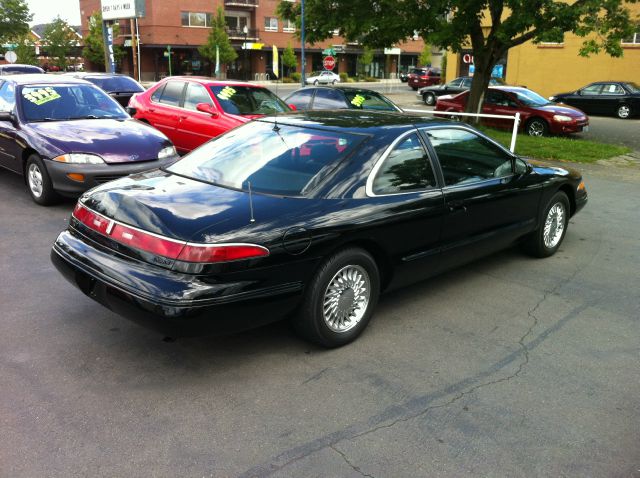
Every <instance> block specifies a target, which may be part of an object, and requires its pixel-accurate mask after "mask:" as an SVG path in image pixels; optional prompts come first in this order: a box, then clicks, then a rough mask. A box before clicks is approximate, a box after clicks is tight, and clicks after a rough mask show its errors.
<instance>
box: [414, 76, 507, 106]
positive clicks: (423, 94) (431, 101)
mask: <svg viewBox="0 0 640 478" xmlns="http://www.w3.org/2000/svg"><path fill="white" fill-rule="evenodd" d="M472 81H473V78H472V77H471V76H459V77H458V78H456V79H454V80H451V81H450V82H449V83H445V84H443V85H431V86H425V87H424V88H420V89H419V90H418V93H417V94H418V97H420V98H422V101H424V104H425V105H429V106H433V105H435V104H436V99H437V98H438V97H439V96H442V95H457V94H458V93H462V92H463V91H467V90H469V89H471V82H472ZM502 85H504V81H502V80H501V79H500V78H491V79H490V80H489V86H502Z"/></svg>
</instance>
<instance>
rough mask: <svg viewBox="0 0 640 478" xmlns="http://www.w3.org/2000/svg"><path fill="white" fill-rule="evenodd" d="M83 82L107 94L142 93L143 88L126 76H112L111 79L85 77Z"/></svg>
mask: <svg viewBox="0 0 640 478" xmlns="http://www.w3.org/2000/svg"><path fill="white" fill-rule="evenodd" d="M84 79H85V80H87V81H90V82H91V83H93V84H94V85H96V86H99V87H100V88H102V89H103V90H104V91H108V92H109V93H120V92H134V93H139V92H141V91H144V88H143V87H142V86H140V85H139V84H138V83H137V82H136V81H135V80H133V79H131V78H129V77H128V76H113V77H99V76H85V77H84Z"/></svg>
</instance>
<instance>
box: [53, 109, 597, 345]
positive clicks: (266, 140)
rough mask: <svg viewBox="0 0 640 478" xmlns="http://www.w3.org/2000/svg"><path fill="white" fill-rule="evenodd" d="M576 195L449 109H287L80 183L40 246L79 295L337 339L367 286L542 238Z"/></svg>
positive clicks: (554, 241)
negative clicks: (129, 169)
mask: <svg viewBox="0 0 640 478" xmlns="http://www.w3.org/2000/svg"><path fill="white" fill-rule="evenodd" d="M586 201H587V193H586V191H585V188H584V183H583V181H582V177H581V176H580V174H579V173H577V172H575V171H571V170H568V169H561V168H554V167H549V166H543V165H533V164H531V163H529V162H527V161H525V160H523V159H522V158H519V157H517V156H514V155H513V154H511V153H510V152H509V151H507V150H506V149H504V148H503V147H502V146H500V145H498V144H496V143H495V142H494V141H492V140H490V139H488V138H487V137H486V136H484V135H483V134H481V133H479V132H478V131H476V130H475V129H473V128H471V127H469V126H466V125H464V124H460V123H453V122H449V121H446V120H438V119H428V118H424V117H418V116H408V115H402V114H398V113H380V112H362V111H350V110H342V111H314V112H306V113H300V112H298V113H293V114H288V115H285V116H279V117H277V118H276V117H268V118H264V119H260V120H257V121H253V122H251V123H248V124H246V125H243V126H240V127H238V128H235V129H233V130H231V131H229V132H228V133H226V134H224V135H222V136H220V137H218V138H216V139H214V140H212V141H210V142H208V143H206V144H205V145H203V146H201V147H200V148H198V149H196V150H195V151H193V152H192V153H191V154H189V155H187V156H185V157H184V158H183V159H182V160H181V161H178V162H176V163H175V164H173V165H171V166H169V167H167V168H162V169H157V170H155V171H151V172H146V173H141V174H137V175H134V176H129V177H127V178H123V179H119V180H117V181H113V182H111V183H108V184H105V185H102V186H99V187H97V188H95V189H93V190H91V191H89V192H87V193H85V195H83V196H82V197H81V198H80V200H79V202H78V203H77V205H76V207H75V210H74V212H73V215H72V217H71V220H70V222H69V228H68V229H67V230H66V231H64V232H62V233H61V234H60V235H59V237H58V238H57V240H56V241H55V244H54V246H53V250H52V253H51V258H52V260H53V263H54V264H55V265H56V267H57V268H58V269H59V270H60V272H62V274H63V275H64V276H65V277H66V278H67V279H68V280H69V281H71V282H72V283H73V284H74V285H76V286H77V287H78V288H80V289H81V290H82V291H83V292H84V293H85V294H87V295H88V296H89V297H91V298H93V299H95V300H96V301H98V302H100V303H101V304H103V305H105V306H106V307H108V308H109V309H111V310H113V311H115V312H117V313H119V314H122V315H124V316H126V317H128V318H130V319H132V320H134V321H139V322H142V323H146V324H150V325H152V326H154V327H156V328H158V329H160V330H162V331H164V332H167V333H169V335H174V336H176V335H185V334H191V333H194V332H195V333H201V332H203V331H205V330H206V331H212V332H222V331H227V330H230V329H232V330H238V329H242V328H249V327H255V326H257V325H260V324H263V323H266V322H270V321H274V320H277V319H279V318H281V317H284V316H289V317H291V319H292V320H293V324H294V326H295V327H296V329H297V330H298V331H299V332H300V333H301V334H302V335H303V336H304V337H306V338H308V339H309V340H312V341H314V342H316V343H319V344H321V345H323V346H327V347H335V346H339V345H343V344H346V343H348V342H350V341H351V340H353V339H355V338H356V337H357V336H358V335H359V334H360V333H361V332H362V331H363V329H364V328H365V327H366V325H367V323H368V322H369V319H370V318H371V316H372V314H373V311H374V309H375V306H376V302H377V300H378V296H379V294H380V293H381V292H382V291H385V290H389V289H392V288H395V287H399V286H402V285H405V284H408V283H411V282H415V281H418V280H421V279H424V278H426V277H428V276H432V275H434V274H437V273H439V272H441V271H443V270H445V269H448V268H451V267H454V266H457V265H460V264H463V263H465V262H468V261H470V260H473V259H474V258H476V257H479V256H481V255H484V254H488V253H491V252H493V251H496V250H498V249H501V248H504V247H507V246H509V245H510V244H512V243H514V242H515V241H520V242H522V245H523V246H524V247H525V248H526V249H527V250H528V251H529V252H530V253H532V254H533V255H535V256H538V257H545V256H550V255H552V254H553V253H554V252H556V250H557V249H558V247H559V246H560V244H561V242H562V240H563V238H564V236H565V234H566V231H567V227H568V225H569V218H570V217H571V216H572V215H573V214H575V213H576V212H577V211H578V210H580V208H582V207H583V206H584V205H585V203H586Z"/></svg>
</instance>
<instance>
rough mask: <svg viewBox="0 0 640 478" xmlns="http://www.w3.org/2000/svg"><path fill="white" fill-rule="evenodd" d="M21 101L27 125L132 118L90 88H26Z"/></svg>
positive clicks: (64, 86) (22, 91) (42, 86)
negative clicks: (31, 123)
mask: <svg viewBox="0 0 640 478" xmlns="http://www.w3.org/2000/svg"><path fill="white" fill-rule="evenodd" d="M19 98H20V99H19V101H20V103H21V106H22V113H23V114H24V116H25V118H26V120H27V121H65V120H74V119H97V118H116V119H124V118H128V117H129V115H127V113H125V111H124V110H123V109H122V107H121V106H120V105H119V104H118V103H117V102H116V101H115V100H114V99H113V98H111V97H110V96H109V95H107V94H106V93H105V92H104V91H102V90H100V89H98V88H96V87H95V86H93V85H89V84H84V85H56V84H51V85H37V86H23V87H22V90H21V91H20V95H19Z"/></svg>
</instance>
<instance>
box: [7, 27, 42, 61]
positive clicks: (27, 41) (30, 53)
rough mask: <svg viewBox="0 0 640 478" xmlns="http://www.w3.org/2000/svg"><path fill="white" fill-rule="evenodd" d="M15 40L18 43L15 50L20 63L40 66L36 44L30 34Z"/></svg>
mask: <svg viewBox="0 0 640 478" xmlns="http://www.w3.org/2000/svg"><path fill="white" fill-rule="evenodd" d="M15 42H16V44H17V45H16V48H15V49H14V50H13V51H15V52H16V55H17V56H18V63H22V64H24V65H36V66H40V62H39V61H38V56H37V55H36V45H35V43H34V42H33V40H31V37H30V36H29V35H28V34H27V35H23V36H21V37H19V38H17V39H15Z"/></svg>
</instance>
